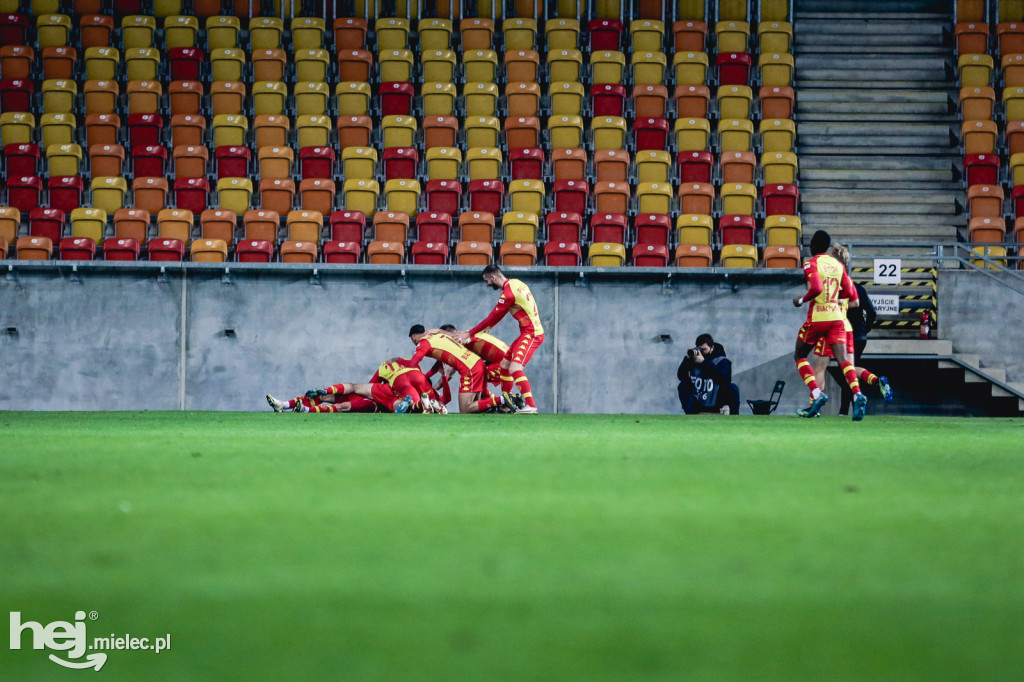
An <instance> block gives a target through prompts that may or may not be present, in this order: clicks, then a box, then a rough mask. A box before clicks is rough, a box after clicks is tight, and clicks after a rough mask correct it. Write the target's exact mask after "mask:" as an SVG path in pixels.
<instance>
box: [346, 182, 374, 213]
mask: <svg viewBox="0 0 1024 682" xmlns="http://www.w3.org/2000/svg"><path fill="white" fill-rule="evenodd" d="M379 195H380V185H379V184H378V183H377V181H376V180H358V179H348V180H345V184H344V186H343V188H342V201H343V202H344V208H345V210H348V211H361V212H362V213H363V215H365V216H372V215H373V214H374V213H376V212H377V197H378V196H379Z"/></svg>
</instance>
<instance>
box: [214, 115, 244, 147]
mask: <svg viewBox="0 0 1024 682" xmlns="http://www.w3.org/2000/svg"><path fill="white" fill-rule="evenodd" d="M248 131H249V119H247V118H246V117H245V116H237V115H233V114H220V115H217V116H214V117H213V146H214V147H243V146H245V138H246V134H247V133H248Z"/></svg>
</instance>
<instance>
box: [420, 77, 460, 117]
mask: <svg viewBox="0 0 1024 682" xmlns="http://www.w3.org/2000/svg"><path fill="white" fill-rule="evenodd" d="M421 92H422V96H423V115H424V116H452V115H453V114H454V113H455V100H456V98H457V97H458V93H457V92H456V90H455V84H454V83H450V82H445V83H434V82H429V81H428V82H425V83H424V84H423V87H422V88H421Z"/></svg>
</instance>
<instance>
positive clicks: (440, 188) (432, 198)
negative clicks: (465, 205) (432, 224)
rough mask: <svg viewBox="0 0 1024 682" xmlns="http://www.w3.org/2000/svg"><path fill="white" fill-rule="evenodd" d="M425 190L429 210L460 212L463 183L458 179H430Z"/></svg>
mask: <svg viewBox="0 0 1024 682" xmlns="http://www.w3.org/2000/svg"><path fill="white" fill-rule="evenodd" d="M472 186H473V185H472V183H470V187H472ZM425 191H426V195H427V210H428V211H434V212H436V213H447V214H449V215H455V214H456V213H458V212H459V209H460V207H461V206H462V183H460V182H458V181H457V180H428V181H427V186H426V190H425Z"/></svg>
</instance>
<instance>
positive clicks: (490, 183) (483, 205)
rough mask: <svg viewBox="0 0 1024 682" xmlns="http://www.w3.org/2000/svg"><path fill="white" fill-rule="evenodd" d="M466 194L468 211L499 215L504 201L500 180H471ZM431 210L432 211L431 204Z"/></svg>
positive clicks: (503, 190)
mask: <svg viewBox="0 0 1024 682" xmlns="http://www.w3.org/2000/svg"><path fill="white" fill-rule="evenodd" d="M468 194H469V210H471V211H483V212H485V213H490V214H492V215H501V213H502V202H503V201H504V199H505V185H504V183H502V182H501V180H471V181H470V183H469V191H468ZM431 210H434V207H433V204H431Z"/></svg>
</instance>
